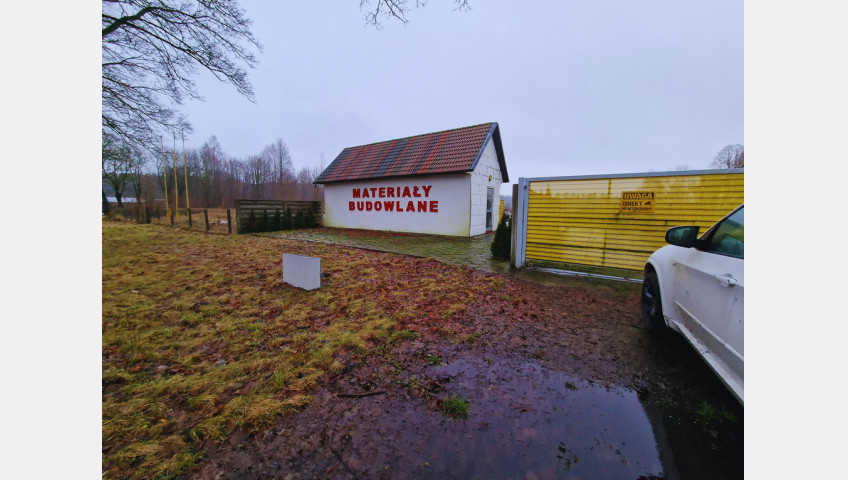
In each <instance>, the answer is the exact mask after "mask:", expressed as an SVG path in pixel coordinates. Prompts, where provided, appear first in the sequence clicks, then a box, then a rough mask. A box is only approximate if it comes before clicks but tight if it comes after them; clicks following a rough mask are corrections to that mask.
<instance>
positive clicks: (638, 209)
mask: <svg viewBox="0 0 848 480" xmlns="http://www.w3.org/2000/svg"><path fill="white" fill-rule="evenodd" d="M621 212H622V213H654V192H621Z"/></svg>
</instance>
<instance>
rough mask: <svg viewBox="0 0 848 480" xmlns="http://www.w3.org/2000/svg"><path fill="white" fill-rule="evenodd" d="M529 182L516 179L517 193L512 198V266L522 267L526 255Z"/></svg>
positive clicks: (523, 179)
mask: <svg viewBox="0 0 848 480" xmlns="http://www.w3.org/2000/svg"><path fill="white" fill-rule="evenodd" d="M529 186H530V182H528V181H527V179H525V178H519V179H518V192H517V195H515V196H514V197H513V198H512V215H513V217H512V231H513V232H514V235H515V249H513V251H512V253H511V254H510V256H511V258H510V260H511V263H512V266H513V267H515V268H521V267H523V266H524V261H525V259H526V253H527V202H528V200H529V193H530V192H529Z"/></svg>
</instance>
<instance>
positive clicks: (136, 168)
mask: <svg viewBox="0 0 848 480" xmlns="http://www.w3.org/2000/svg"><path fill="white" fill-rule="evenodd" d="M138 157H139V160H138V161H137V162H134V163H133V164H132V165H131V167H130V174H129V176H130V185H131V186H132V189H133V195H135V200H136V202H141V201H142V198H144V193H145V192H144V186H145V182H144V177H145V172H144V170H145V168H146V165H147V159H146V158H145V157H144V154H143V153H142V152H138Z"/></svg>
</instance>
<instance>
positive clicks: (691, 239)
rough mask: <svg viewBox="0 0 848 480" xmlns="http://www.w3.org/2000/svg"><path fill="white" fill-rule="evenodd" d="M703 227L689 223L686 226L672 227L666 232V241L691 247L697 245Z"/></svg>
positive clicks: (679, 245)
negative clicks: (696, 241) (699, 232)
mask: <svg viewBox="0 0 848 480" xmlns="http://www.w3.org/2000/svg"><path fill="white" fill-rule="evenodd" d="M700 229H701V227H699V226H697V225H687V226H685V227H671V228H669V229H668V230H667V231H666V232H665V241H666V242H668V243H670V244H672V245H677V246H678V247H684V248H689V247H693V246H695V240H697V239H698V231H699V230H700Z"/></svg>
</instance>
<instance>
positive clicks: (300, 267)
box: [283, 253, 321, 290]
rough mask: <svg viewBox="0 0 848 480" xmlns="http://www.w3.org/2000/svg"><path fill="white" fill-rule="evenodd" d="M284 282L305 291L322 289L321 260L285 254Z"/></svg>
mask: <svg viewBox="0 0 848 480" xmlns="http://www.w3.org/2000/svg"><path fill="white" fill-rule="evenodd" d="M283 282H284V283H288V284H289V285H293V286H295V287H299V288H302V289H304V290H315V289H316V288H321V259H320V258H317V257H305V256H303V255H295V254H293V253H284V254H283Z"/></svg>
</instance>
